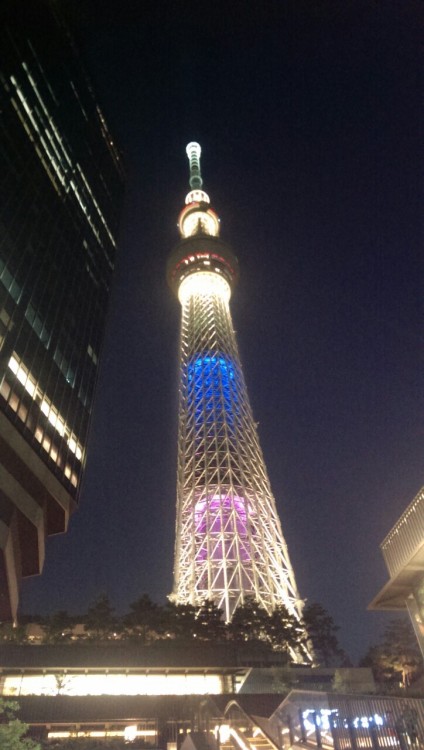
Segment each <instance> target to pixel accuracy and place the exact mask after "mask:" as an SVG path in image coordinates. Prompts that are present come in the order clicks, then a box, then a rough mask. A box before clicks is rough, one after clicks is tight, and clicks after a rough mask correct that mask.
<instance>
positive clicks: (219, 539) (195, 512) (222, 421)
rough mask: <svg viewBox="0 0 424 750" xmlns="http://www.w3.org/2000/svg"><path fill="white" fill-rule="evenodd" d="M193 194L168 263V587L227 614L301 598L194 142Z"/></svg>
mask: <svg viewBox="0 0 424 750" xmlns="http://www.w3.org/2000/svg"><path fill="white" fill-rule="evenodd" d="M187 155H188V157H189V161H190V187H191V191H190V192H189V193H188V195H187V197H186V201H185V202H186V205H185V207H184V208H183V210H182V212H181V214H180V216H179V220H178V226H179V231H180V234H181V238H182V239H181V241H180V243H179V244H178V245H177V246H176V248H174V250H173V252H172V253H171V255H170V257H169V260H168V267H167V275H168V281H169V283H170V285H171V287H172V288H173V289H174V291H175V292H176V293H177V294H178V298H179V300H180V303H181V306H182V322H181V337H180V354H181V364H180V392H179V435H178V469H177V519H176V543H175V568H174V588H173V593H172V595H171V598H172V599H173V601H175V602H177V603H191V604H198V603H199V604H200V603H201V602H202V601H204V600H205V599H211V600H213V601H215V603H216V604H217V605H218V606H219V607H220V608H222V609H223V611H224V615H225V619H226V620H227V621H228V620H230V619H231V616H232V613H233V612H234V610H235V608H236V607H237V606H238V605H239V604H242V603H243V602H244V601H245V599H246V597H253V598H255V599H256V600H257V601H258V602H259V603H260V604H261V605H262V606H263V607H264V608H265V609H266V610H267V611H268V612H270V611H272V610H273V609H274V608H275V607H276V606H277V605H279V604H284V605H285V606H286V607H287V609H288V610H289V612H291V614H294V615H295V617H296V618H297V619H298V620H300V617H301V612H302V601H301V599H300V597H299V594H298V590H297V586H296V581H295V577H294V572H293V568H292V566H291V564H290V560H289V555H288V551H287V545H286V542H285V540H284V537H283V533H282V530H281V524H280V520H279V518H278V515H277V511H276V506H275V500H274V497H273V494H272V491H271V487H270V482H269V479H268V475H267V471H266V467H265V462H264V459H263V455H262V451H261V448H260V445H259V439H258V434H257V429H256V424H255V421H254V419H253V415H252V410H251V407H250V403H249V398H248V395H247V388H246V384H245V380H244V376H243V371H242V367H241V362H240V357H239V353H238V348H237V342H236V337H235V332H234V329H233V325H232V320H231V314H230V308H229V301H230V296H231V291H232V289H233V287H234V284H235V283H236V281H237V277H238V262H237V259H236V257H235V255H234V253H233V251H232V250H231V248H230V247H229V246H228V245H227V244H225V243H224V242H222V240H220V239H219V219H218V217H217V216H216V214H215V212H214V211H213V210H212V208H211V207H210V201H209V197H208V195H207V194H206V193H205V192H204V191H203V190H202V177H201V172H200V146H199V144H197V143H190V144H189V145H188V146H187Z"/></svg>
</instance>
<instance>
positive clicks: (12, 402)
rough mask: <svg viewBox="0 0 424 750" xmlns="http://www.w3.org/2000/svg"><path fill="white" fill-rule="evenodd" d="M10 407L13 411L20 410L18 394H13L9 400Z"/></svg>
mask: <svg viewBox="0 0 424 750" xmlns="http://www.w3.org/2000/svg"><path fill="white" fill-rule="evenodd" d="M9 406H10V408H11V409H13V411H17V410H18V406H19V398H18V396H17V395H16V393H11V395H10V398H9Z"/></svg>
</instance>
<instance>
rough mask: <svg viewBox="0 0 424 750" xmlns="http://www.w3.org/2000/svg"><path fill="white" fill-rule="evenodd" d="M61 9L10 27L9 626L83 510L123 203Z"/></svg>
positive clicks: (2, 443) (2, 572) (4, 54)
mask: <svg viewBox="0 0 424 750" xmlns="http://www.w3.org/2000/svg"><path fill="white" fill-rule="evenodd" d="M55 8H57V4H56V3H49V2H47V0H46V1H45V2H43V0H31V2H27V1H26V0H13V2H11V3H10V4H9V8H8V10H5V11H4V10H3V12H2V17H1V18H0V97H1V101H0V109H1V113H0V190H1V198H0V550H1V555H0V620H7V619H13V618H15V617H16V612H17V606H18V596H19V583H20V579H21V577H23V576H30V575H34V574H37V573H40V572H41V569H42V566H43V560H44V547H45V539H46V536H47V535H49V534H57V533H60V532H64V531H66V528H67V524H68V520H69V517H70V515H71V513H72V512H73V510H74V509H75V507H76V504H77V501H78V491H79V487H80V482H81V475H82V471H83V468H84V463H85V458H86V447H87V431H88V426H89V422H90V413H91V409H92V404H93V393H94V386H95V382H96V375H97V368H98V361H99V354H100V350H101V344H102V339H103V332H104V327H105V318H106V311H107V306H108V299H109V292H110V283H111V276H112V273H113V268H114V256H115V250H116V242H117V238H116V234H117V225H118V217H119V213H120V206H121V202H122V195H123V171H122V165H121V162H120V157H119V153H118V151H117V149H116V147H115V145H114V143H113V139H112V137H111V135H110V133H109V131H108V128H107V125H106V122H105V119H104V117H103V114H102V112H101V110H100V108H99V106H98V104H97V102H96V99H95V95H94V93H93V90H92V88H91V86H90V83H89V81H88V79H87V77H86V75H85V72H84V69H83V67H82V64H81V61H80V58H79V56H78V52H77V50H76V48H75V45H74V43H73V40H72V38H71V36H70V34H69V32H68V30H67V28H66V26H65V25H64V23H63V20H62V18H61V16H60V14H58V12H57V10H55Z"/></svg>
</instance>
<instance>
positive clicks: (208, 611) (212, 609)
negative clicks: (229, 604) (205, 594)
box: [195, 599, 226, 643]
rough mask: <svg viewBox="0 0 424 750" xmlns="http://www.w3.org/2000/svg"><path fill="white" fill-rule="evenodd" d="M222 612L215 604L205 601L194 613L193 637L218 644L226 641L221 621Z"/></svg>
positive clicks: (223, 623) (224, 629)
mask: <svg viewBox="0 0 424 750" xmlns="http://www.w3.org/2000/svg"><path fill="white" fill-rule="evenodd" d="M222 615H223V610H222V609H219V607H217V605H216V604H215V602H213V601H211V600H210V599H205V601H204V602H203V604H202V605H201V606H200V608H199V609H198V610H197V612H196V618H195V635H196V638H198V639H199V640H201V641H214V643H219V642H222V641H225V639H226V627H225V622H224V621H223V619H222Z"/></svg>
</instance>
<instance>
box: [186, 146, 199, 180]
mask: <svg viewBox="0 0 424 750" xmlns="http://www.w3.org/2000/svg"><path fill="white" fill-rule="evenodd" d="M201 153H202V149H201V148H200V144H199V143H196V142H195V141H191V143H188V144H187V147H186V154H187V156H188V160H189V163H190V180H189V182H190V187H191V189H192V190H200V189H201V187H202V185H203V180H202V175H201V172H200V154H201Z"/></svg>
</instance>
